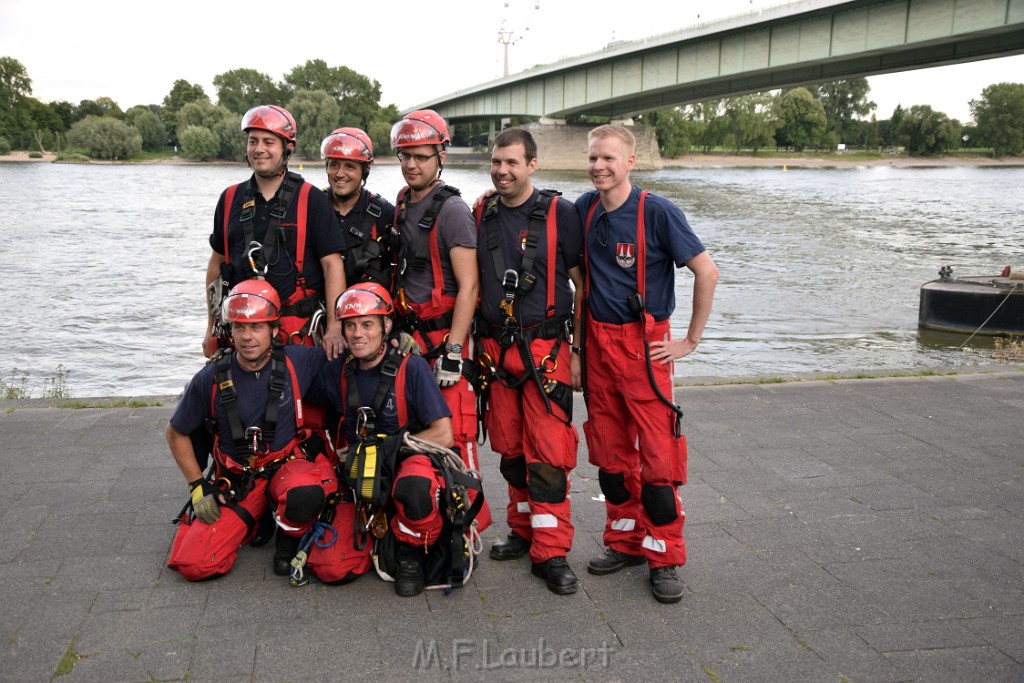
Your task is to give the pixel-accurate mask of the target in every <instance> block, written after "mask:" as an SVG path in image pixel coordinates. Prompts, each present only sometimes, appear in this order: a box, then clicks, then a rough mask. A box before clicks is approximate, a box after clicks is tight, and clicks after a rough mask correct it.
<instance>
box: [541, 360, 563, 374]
mask: <svg viewBox="0 0 1024 683" xmlns="http://www.w3.org/2000/svg"><path fill="white" fill-rule="evenodd" d="M549 363H550V365H549ZM538 367H539V369H540V371H541V372H543V373H544V374H546V375H547V374H551V373H552V372H554V371H555V370H557V369H558V360H557V359H555V358H552V357H551V356H544V357H543V358H542V359H541V361H540V366H538Z"/></svg>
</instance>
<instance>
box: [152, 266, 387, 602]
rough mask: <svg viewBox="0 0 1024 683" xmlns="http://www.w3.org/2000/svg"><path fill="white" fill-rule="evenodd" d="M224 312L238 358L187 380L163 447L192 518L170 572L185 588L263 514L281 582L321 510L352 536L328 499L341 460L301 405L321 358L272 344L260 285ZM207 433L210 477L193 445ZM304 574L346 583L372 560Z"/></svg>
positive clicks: (227, 564) (233, 553)
mask: <svg viewBox="0 0 1024 683" xmlns="http://www.w3.org/2000/svg"><path fill="white" fill-rule="evenodd" d="M222 312H223V318H224V322H225V323H228V324H230V326H231V335H232V339H233V342H234V349H235V351H234V352H233V353H228V354H226V355H225V356H224V357H222V358H221V359H219V360H218V361H217V362H216V363H211V364H208V365H207V366H206V367H204V368H203V369H202V370H200V371H199V372H198V373H197V374H196V376H195V377H193V378H192V380H191V381H190V382H189V384H188V386H187V387H186V389H185V392H184V394H183V395H182V397H181V400H180V402H179V403H178V405H177V407H176V408H175V410H174V413H173V414H172V415H171V419H170V422H169V424H168V426H167V443H168V445H169V447H170V450H171V455H172V456H173V457H174V460H175V462H176V463H177V465H178V467H179V469H180V470H181V472H182V474H183V475H184V477H185V481H186V482H188V486H189V490H190V503H191V507H192V509H193V512H194V517H193V516H192V515H188V514H183V517H182V519H181V521H180V524H179V528H178V532H177V533H176V534H175V538H174V544H173V546H172V550H171V557H170V559H169V561H168V566H169V567H170V568H172V569H175V570H176V571H178V572H180V573H181V575H182V576H184V577H185V578H186V579H188V580H190V581H198V580H201V579H207V578H213V577H216V576H219V575H222V574H226V573H227V572H228V571H230V570H231V568H232V567H233V566H234V563H235V559H236V557H237V554H238V549H239V548H240V547H241V545H242V544H244V543H246V542H248V541H249V540H251V539H252V538H253V537H254V536H255V534H256V531H257V524H258V523H259V521H260V520H261V519H262V518H263V516H264V515H265V514H267V513H269V514H271V515H272V516H273V518H274V520H275V521H276V523H277V527H278V531H279V532H278V534H277V539H278V540H277V547H276V549H275V553H274V565H273V571H274V573H275V574H279V575H287V574H288V573H289V572H290V570H291V567H290V565H289V562H290V560H291V559H292V556H293V555H294V554H295V551H296V548H297V546H298V545H299V542H300V539H301V537H302V536H303V535H304V534H306V533H307V532H310V531H311V530H312V527H313V525H314V523H315V521H316V520H317V518H318V517H319V516H320V515H321V513H322V511H323V510H324V509H325V506H327V507H330V508H331V510H332V513H333V514H334V516H335V518H336V519H337V518H341V519H344V518H347V519H348V520H349V521H348V523H347V524H345V523H339V524H338V527H337V528H338V529H339V530H340V532H348V531H349V530H350V529H351V527H352V521H353V520H354V508H353V507H352V505H351V503H349V504H348V505H349V506H350V508H351V509H348V510H347V513H348V514H347V515H346V514H344V513H345V512H346V510H345V509H342V507H341V506H342V503H340V502H338V501H337V500H335V498H334V497H333V495H332V494H334V493H335V492H336V491H337V489H338V482H337V479H336V474H335V470H334V466H335V465H336V464H337V456H336V455H335V454H334V452H333V450H332V449H329V448H325V447H324V441H323V439H322V437H321V438H318V437H316V436H312V437H311V434H310V430H309V429H307V427H306V424H305V418H304V415H303V403H302V397H303V395H304V394H305V393H306V392H307V390H309V389H311V388H312V387H313V386H314V384H316V383H318V382H320V381H321V373H322V372H323V370H324V366H325V364H326V358H325V356H324V353H323V351H321V350H320V349H318V348H311V347H308V346H300V345H287V346H282V345H280V344H278V343H275V340H276V338H277V335H278V331H279V326H280V314H281V301H280V298H279V297H278V294H277V291H276V290H275V289H274V288H273V287H271V286H270V285H269V283H267V282H265V281H263V280H243V281H242V282H241V283H239V284H238V285H236V286H235V287H234V288H233V289H232V290H231V292H230V294H229V295H228V297H227V298H226V299H225V300H224V305H223V311H222ZM204 425H205V426H206V427H208V428H210V429H211V430H212V431H213V459H214V471H213V473H212V475H210V476H207V475H204V473H203V472H202V469H201V467H200V465H199V462H198V460H197V458H196V452H195V450H194V448H193V445H192V441H191V439H190V437H189V435H190V434H192V433H194V432H195V431H196V430H197V429H200V428H202V427H203V426H204ZM268 492H269V496H268ZM271 501H273V503H274V505H273V508H272V509H271V506H270V502H271ZM335 505H337V507H334V506H335ZM339 512H340V514H339ZM345 538H347V539H348V541H349V543H351V538H352V536H351V533H347V534H344V533H343V534H341V538H339V539H338V541H337V542H338V543H343V542H344V539H345ZM309 564H310V566H311V567H312V568H314V569H315V570H316V572H317V574H318V576H319V577H320V579H321V580H323V581H328V582H337V583H343V582H346V581H350V580H352V579H354V578H355V577H356V576H358V575H359V574H362V573H364V572H366V571H367V570H368V569H369V566H370V561H369V554H368V552H364V553H362V555H359V554H358V553H355V552H349V553H348V556H347V557H346V556H342V555H340V554H339V555H330V554H313V553H311V554H310V562H309Z"/></svg>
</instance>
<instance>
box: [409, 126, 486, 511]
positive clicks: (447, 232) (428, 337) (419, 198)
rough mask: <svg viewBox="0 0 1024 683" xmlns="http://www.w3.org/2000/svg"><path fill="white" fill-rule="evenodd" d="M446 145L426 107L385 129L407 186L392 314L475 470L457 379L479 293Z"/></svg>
mask: <svg viewBox="0 0 1024 683" xmlns="http://www.w3.org/2000/svg"><path fill="white" fill-rule="evenodd" d="M450 144H451V136H450V135H449V133H448V125H447V124H446V123H445V121H444V119H443V118H441V116H440V115H438V113H437V112H435V111H433V110H431V109H421V110H418V111H414V112H411V113H409V114H407V115H405V116H404V117H403V118H402V119H401V120H400V121H398V122H397V123H396V124H395V125H394V126H393V127H392V129H391V148H392V149H394V150H396V151H397V154H398V160H399V162H400V163H401V165H402V177H403V178H404V179H405V182H406V187H404V188H402V190H401V191H400V192H399V193H398V199H397V201H396V202H395V206H396V209H395V226H394V232H395V233H396V237H397V242H396V244H395V246H396V248H397V254H396V259H395V297H394V298H395V310H396V312H397V313H398V316H399V317H398V323H399V327H400V329H401V330H402V331H405V332H408V333H409V334H411V335H412V336H413V337H414V338H415V339H416V341H417V342H418V343H419V344H420V346H421V347H422V348H423V349H424V353H423V357H424V358H426V359H427V360H428V361H429V362H430V363H431V364H432V366H433V372H434V377H435V378H436V380H437V383H438V385H439V386H440V387H441V394H442V395H443V396H444V399H445V402H446V403H447V404H448V408H449V409H450V410H451V412H452V430H453V432H454V437H455V445H456V446H458V448H459V450H460V451H461V452H462V458H463V460H464V461H465V463H466V466H467V467H469V468H470V469H472V470H474V471H479V469H480V468H479V463H478V459H477V454H476V422H477V418H476V397H475V395H474V394H473V391H472V389H471V388H470V386H469V382H468V381H467V380H466V379H465V377H463V374H462V369H463V364H464V363H467V364H468V363H469V362H470V361H469V360H468V359H470V358H471V355H470V351H471V349H470V340H469V329H470V325H471V324H472V321H473V315H474V313H475V311H476V302H477V296H478V295H479V292H480V278H479V274H478V272H477V256H476V245H477V234H476V224H475V222H474V219H473V215H472V213H471V211H470V209H469V206H467V205H466V202H465V201H464V200H463V199H462V197H461V196H460V195H459V191H458V190H457V189H456V188H454V187H451V186H450V185H446V184H445V183H444V181H442V180H441V171H442V170H443V169H444V162H445V158H446V156H447V148H448V146H449V145H450ZM477 521H478V530H479V531H483V530H484V529H486V528H487V526H488V525H489V524H490V511H489V510H488V508H487V507H486V504H485V506H484V509H483V510H481V512H480V514H479V515H478V517H477Z"/></svg>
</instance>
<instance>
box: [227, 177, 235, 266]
mask: <svg viewBox="0 0 1024 683" xmlns="http://www.w3.org/2000/svg"><path fill="white" fill-rule="evenodd" d="M237 189H238V185H232V186H231V187H229V188H228V189H227V190H225V191H224V263H231V251H230V250H229V249H228V225H229V224H230V223H231V205H232V204H234V203H235V190H237Z"/></svg>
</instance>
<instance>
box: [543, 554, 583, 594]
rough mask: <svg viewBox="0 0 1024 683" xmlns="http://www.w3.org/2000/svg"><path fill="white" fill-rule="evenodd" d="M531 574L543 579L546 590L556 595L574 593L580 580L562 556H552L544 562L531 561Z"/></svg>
mask: <svg viewBox="0 0 1024 683" xmlns="http://www.w3.org/2000/svg"><path fill="white" fill-rule="evenodd" d="M533 575H534V576H539V577H540V578H542V579H544V583H545V584H547V587H548V590H549V591H551V592H552V593H557V594H558V595H569V594H571V593H575V592H576V589H577V588H579V587H580V580H579V579H577V578H576V575H575V574H573V573H572V569H570V568H569V563H568V562H566V561H565V558H564V557H552V558H551V559H550V560H547V561H546V562H534V563H533Z"/></svg>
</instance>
